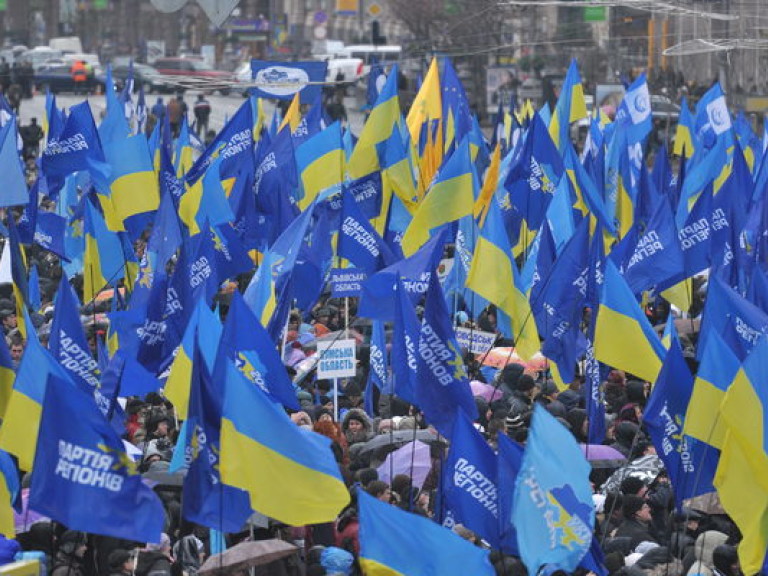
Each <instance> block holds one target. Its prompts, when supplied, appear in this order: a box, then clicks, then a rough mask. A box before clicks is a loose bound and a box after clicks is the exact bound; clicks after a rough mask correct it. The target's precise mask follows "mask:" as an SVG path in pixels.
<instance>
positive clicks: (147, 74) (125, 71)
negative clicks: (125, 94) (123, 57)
mask: <svg viewBox="0 0 768 576" xmlns="http://www.w3.org/2000/svg"><path fill="white" fill-rule="evenodd" d="M130 69H131V67H130V65H128V64H121V65H118V66H113V67H112V78H113V79H114V81H115V83H116V84H117V87H118V89H119V90H122V89H123V86H124V85H125V81H126V79H127V78H128V75H129V73H130ZM139 86H142V87H143V88H144V92H145V93H147V94H151V93H152V92H162V93H164V94H171V93H173V92H175V91H176V87H175V86H174V85H173V84H169V83H168V81H167V78H165V77H163V75H162V74H160V72H158V71H157V69H156V68H153V67H152V66H149V65H148V64H137V63H135V62H134V63H133V89H134V90H135V91H138V89H139Z"/></svg>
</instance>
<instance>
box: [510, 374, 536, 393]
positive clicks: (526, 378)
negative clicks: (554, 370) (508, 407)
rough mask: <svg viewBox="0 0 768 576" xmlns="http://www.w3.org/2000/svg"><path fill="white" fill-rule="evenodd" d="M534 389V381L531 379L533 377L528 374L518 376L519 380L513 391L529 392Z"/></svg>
mask: <svg viewBox="0 0 768 576" xmlns="http://www.w3.org/2000/svg"><path fill="white" fill-rule="evenodd" d="M535 387H536V381H535V380H534V379H533V376H531V375H530V374H523V375H522V376H520V378H518V379H517V385H516V386H515V390H519V391H520V392H528V391H529V390H532V389H533V388H535Z"/></svg>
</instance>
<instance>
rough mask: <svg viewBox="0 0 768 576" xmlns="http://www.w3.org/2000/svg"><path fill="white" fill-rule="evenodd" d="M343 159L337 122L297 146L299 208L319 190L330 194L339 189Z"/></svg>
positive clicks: (318, 193) (306, 204)
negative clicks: (301, 190) (301, 191)
mask: <svg viewBox="0 0 768 576" xmlns="http://www.w3.org/2000/svg"><path fill="white" fill-rule="evenodd" d="M344 160H345V158H344V148H343V147H342V143H341V123H340V122H334V123H333V124H331V125H330V126H328V127H327V128H326V129H325V130H322V131H320V132H318V133H317V134H315V135H314V136H311V137H309V138H308V139H307V140H306V141H305V142H304V143H303V144H301V145H300V146H298V147H297V148H296V165H297V167H298V171H299V177H300V179H301V184H302V189H303V190H304V196H303V197H302V198H301V199H300V200H299V202H298V205H299V209H300V210H305V209H306V208H307V206H309V205H310V204H311V203H312V202H313V201H314V200H315V198H317V197H318V196H320V195H321V194H322V195H323V196H329V195H333V194H334V193H336V192H338V191H339V190H341V183H342V181H343V180H344Z"/></svg>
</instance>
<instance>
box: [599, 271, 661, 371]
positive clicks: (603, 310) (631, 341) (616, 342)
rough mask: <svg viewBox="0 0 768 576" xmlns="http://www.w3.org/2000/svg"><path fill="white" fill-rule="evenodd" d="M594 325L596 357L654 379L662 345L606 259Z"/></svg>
mask: <svg viewBox="0 0 768 576" xmlns="http://www.w3.org/2000/svg"><path fill="white" fill-rule="evenodd" d="M604 271H605V272H604V273H605V279H604V281H603V288H602V294H601V297H600V306H599V308H598V311H597V320H596V326H595V357H596V358H597V359H598V360H599V361H600V362H603V363H604V364H607V365H609V366H613V367H615V368H618V369H619V370H625V371H626V372H629V373H631V374H634V375H636V376H639V377H640V378H643V379H644V380H647V381H648V382H656V377H657V376H658V374H659V370H661V363H662V361H663V359H664V354H665V352H666V351H665V350H664V346H662V344H661V340H659V337H658V336H657V335H656V333H655V332H654V331H653V328H652V327H651V325H650V323H649V322H648V319H647V318H646V317H645V315H644V314H643V313H642V310H641V309H640V306H639V304H638V303H637V300H635V296H634V295H633V294H632V291H631V290H630V288H629V286H627V283H626V282H625V281H624V279H623V278H622V277H621V274H620V273H619V271H618V269H617V268H616V266H615V265H614V264H613V262H611V261H610V260H607V261H606V263H605V268H604Z"/></svg>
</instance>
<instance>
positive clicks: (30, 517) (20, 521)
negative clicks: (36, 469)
mask: <svg viewBox="0 0 768 576" xmlns="http://www.w3.org/2000/svg"><path fill="white" fill-rule="evenodd" d="M50 521H51V519H50V518H48V517H47V516H43V515H42V514H39V513H37V512H35V511H34V510H32V509H31V508H30V507H29V488H24V489H23V490H22V491H21V514H19V513H18V512H16V510H14V511H13V527H14V529H15V530H16V534H22V533H24V532H29V529H30V528H31V527H32V524H35V523H36V522H50Z"/></svg>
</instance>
